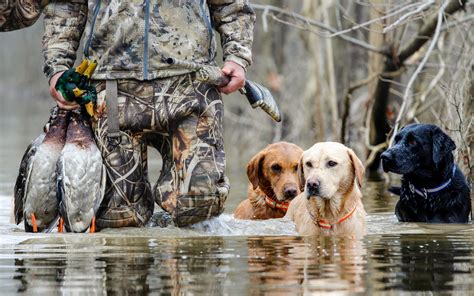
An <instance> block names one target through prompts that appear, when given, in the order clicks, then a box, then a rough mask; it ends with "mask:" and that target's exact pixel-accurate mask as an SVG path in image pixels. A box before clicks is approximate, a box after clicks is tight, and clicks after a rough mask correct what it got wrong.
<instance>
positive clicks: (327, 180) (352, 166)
mask: <svg viewBox="0 0 474 296" xmlns="http://www.w3.org/2000/svg"><path fill="white" fill-rule="evenodd" d="M298 172H299V176H300V182H302V184H305V187H304V191H305V193H306V197H307V198H308V199H309V198H311V197H318V198H323V199H326V200H329V199H332V198H333V197H336V196H342V195H343V194H344V193H346V192H348V191H349V190H350V189H351V188H352V186H359V187H360V186H361V184H362V181H363V178H364V166H363V164H362V162H361V161H360V159H359V158H358V157H357V156H356V155H355V153H354V151H352V149H349V148H348V147H346V146H344V145H342V144H340V143H335V142H322V143H317V144H315V145H314V146H313V147H311V148H310V149H308V150H306V151H305V152H304V153H303V156H302V158H301V161H300V164H299V168H298ZM354 183H357V185H355V184H354Z"/></svg>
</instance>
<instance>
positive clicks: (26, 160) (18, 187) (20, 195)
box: [13, 132, 46, 225]
mask: <svg viewBox="0 0 474 296" xmlns="http://www.w3.org/2000/svg"><path fill="white" fill-rule="evenodd" d="M45 135H46V133H44V132H43V133H41V134H40V135H39V136H38V137H37V138H36V139H35V140H34V141H33V142H31V144H30V145H28V148H26V151H25V153H24V154H23V157H22V158H21V162H20V169H19V172H18V176H17V178H16V182H15V189H14V192H15V196H14V199H15V202H14V208H13V212H14V214H15V223H16V224H17V225H18V224H20V223H21V221H23V201H24V198H25V192H26V187H25V185H26V181H27V179H28V172H29V165H30V163H31V159H32V158H33V157H34V155H35V153H36V150H37V149H38V147H39V145H40V144H41V143H43V140H44V136H45Z"/></svg>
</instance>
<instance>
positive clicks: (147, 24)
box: [143, 0, 150, 80]
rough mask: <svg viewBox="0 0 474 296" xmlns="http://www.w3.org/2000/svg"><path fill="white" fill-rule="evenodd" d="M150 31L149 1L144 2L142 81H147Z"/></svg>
mask: <svg viewBox="0 0 474 296" xmlns="http://www.w3.org/2000/svg"><path fill="white" fill-rule="evenodd" d="M149 30H150V0H145V38H144V42H145V44H144V46H143V79H145V80H148V31H149Z"/></svg>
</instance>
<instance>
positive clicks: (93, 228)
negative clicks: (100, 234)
mask: <svg viewBox="0 0 474 296" xmlns="http://www.w3.org/2000/svg"><path fill="white" fill-rule="evenodd" d="M89 233H95V216H94V217H92V221H91V226H90V227H89Z"/></svg>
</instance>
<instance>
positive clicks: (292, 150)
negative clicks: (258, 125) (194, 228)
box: [247, 142, 303, 201]
mask: <svg viewBox="0 0 474 296" xmlns="http://www.w3.org/2000/svg"><path fill="white" fill-rule="evenodd" d="M302 153H303V150H302V149H301V148H300V147H298V146H296V145H295V144H291V143H287V142H278V143H274V144H271V145H268V146H267V147H266V148H265V149H264V150H262V151H260V152H259V153H257V154H256V155H255V156H254V157H253V158H252V159H251V160H250V162H249V163H248V164H247V176H248V178H249V181H250V183H251V184H252V187H253V189H257V187H259V188H260V189H261V190H262V191H263V192H264V193H265V194H266V195H267V196H269V197H272V198H273V197H275V198H276V199H278V200H280V201H283V200H291V199H293V198H294V197H295V196H297V195H298V194H299V193H300V184H299V183H298V181H299V180H298V174H297V168H298V163H299V160H300V158H301V154H302Z"/></svg>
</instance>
